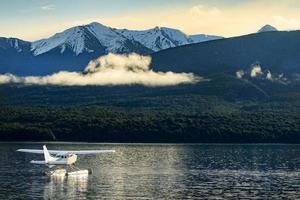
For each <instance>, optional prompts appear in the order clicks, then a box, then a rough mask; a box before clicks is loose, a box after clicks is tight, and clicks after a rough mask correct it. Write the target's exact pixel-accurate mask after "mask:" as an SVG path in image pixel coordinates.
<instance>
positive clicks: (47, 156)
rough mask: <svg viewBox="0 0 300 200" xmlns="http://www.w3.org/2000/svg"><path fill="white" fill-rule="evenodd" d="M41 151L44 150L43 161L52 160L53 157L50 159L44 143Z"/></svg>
mask: <svg viewBox="0 0 300 200" xmlns="http://www.w3.org/2000/svg"><path fill="white" fill-rule="evenodd" d="M43 151H44V157H45V163H48V162H49V161H52V160H53V159H52V157H51V155H50V153H49V151H48V149H47V147H46V145H44V146H43Z"/></svg>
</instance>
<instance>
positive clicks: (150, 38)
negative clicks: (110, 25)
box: [117, 27, 222, 52]
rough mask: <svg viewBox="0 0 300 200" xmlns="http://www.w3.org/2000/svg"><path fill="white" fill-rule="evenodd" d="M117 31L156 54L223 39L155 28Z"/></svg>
mask: <svg viewBox="0 0 300 200" xmlns="http://www.w3.org/2000/svg"><path fill="white" fill-rule="evenodd" d="M117 31H118V32H119V33H120V34H122V35H124V36H125V37H127V38H129V39H131V40H136V41H138V42H139V43H141V44H142V45H144V46H146V47H147V48H149V49H151V50H153V51H154V52H156V51H160V50H163V49H168V48H172V47H177V46H182V45H186V44H192V43H198V42H204V41H209V40H217V39H221V38H222V37H219V36H209V35H204V34H199V35H192V36H189V35H186V34H184V33H183V32H181V31H180V30H177V29H171V28H165V27H161V28H160V27H155V28H153V29H149V30H145V31H131V30H127V29H121V30H117Z"/></svg>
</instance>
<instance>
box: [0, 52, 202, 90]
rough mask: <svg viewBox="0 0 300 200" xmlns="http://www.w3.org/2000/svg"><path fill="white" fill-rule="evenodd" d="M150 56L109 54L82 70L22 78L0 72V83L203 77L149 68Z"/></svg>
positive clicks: (161, 82)
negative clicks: (0, 73) (82, 71)
mask: <svg viewBox="0 0 300 200" xmlns="http://www.w3.org/2000/svg"><path fill="white" fill-rule="evenodd" d="M150 63H151V57H149V56H141V55H137V54H130V55H117V54H108V55H106V56H102V57H100V58H98V59H96V60H94V61H91V62H90V63H89V64H88V65H87V67H86V68H85V70H84V73H81V72H68V71H60V72H58V73H54V74H52V75H47V76H25V77H19V76H15V75H12V74H4V75H0V84H7V83H19V84H27V85H60V86H87V85H99V86H105V85H132V84H140V85H145V86H172V85H178V84H190V83H196V82H199V81H200V80H201V77H198V76H195V75H194V74H192V73H174V72H155V71H153V70H151V69H150Z"/></svg>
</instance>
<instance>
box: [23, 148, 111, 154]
mask: <svg viewBox="0 0 300 200" xmlns="http://www.w3.org/2000/svg"><path fill="white" fill-rule="evenodd" d="M17 151H19V152H24V153H35V154H44V150H40V149H18V150H17ZM48 152H49V153H50V154H57V155H68V154H76V155H88V154H101V153H114V152H115V150H81V151H72V150H48Z"/></svg>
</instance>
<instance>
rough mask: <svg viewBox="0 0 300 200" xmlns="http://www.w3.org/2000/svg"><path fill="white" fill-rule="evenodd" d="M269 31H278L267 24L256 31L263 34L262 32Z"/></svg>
mask: <svg viewBox="0 0 300 200" xmlns="http://www.w3.org/2000/svg"><path fill="white" fill-rule="evenodd" d="M271 31H278V30H277V28H275V27H274V26H271V25H269V24H267V25H265V26H263V27H262V28H261V29H259V31H257V32H258V33H263V32H271Z"/></svg>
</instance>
